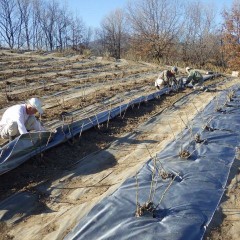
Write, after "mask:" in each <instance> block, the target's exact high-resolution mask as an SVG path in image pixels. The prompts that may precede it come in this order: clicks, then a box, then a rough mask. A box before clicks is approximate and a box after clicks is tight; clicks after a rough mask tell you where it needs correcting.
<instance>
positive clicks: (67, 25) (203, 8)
mask: <svg viewBox="0 0 240 240" xmlns="http://www.w3.org/2000/svg"><path fill="white" fill-rule="evenodd" d="M216 12H217V11H216V9H215V7H214V6H211V5H208V4H206V3H205V4H203V3H202V2H201V1H200V0H196V1H182V0H131V1H129V3H128V4H127V6H126V8H125V9H124V10H123V9H116V10H114V11H112V12H110V13H109V14H108V15H107V16H105V17H104V18H103V19H102V22H101V24H100V27H99V28H98V29H95V34H94V37H93V31H92V30H91V28H88V27H87V26H86V25H85V24H84V22H83V21H82V19H81V17H80V16H75V17H74V16H73V14H71V13H70V11H69V10H68V8H67V7H66V6H65V5H61V4H60V1H58V0H0V41H1V42H0V43H1V46H2V47H3V46H4V47H9V48H11V49H12V48H16V49H28V50H39V49H41V50H50V51H52V50H56V49H58V50H64V49H67V48H69V47H71V48H74V49H76V50H78V51H80V52H82V50H83V49H90V50H92V51H93V53H94V54H99V55H103V54H106V53H107V54H108V55H110V56H112V57H115V58H117V59H118V58H123V57H124V58H133V59H139V60H140V59H141V60H148V61H158V62H160V63H164V64H177V63H179V64H183V65H188V64H194V65H196V66H199V67H204V66H206V65H209V64H211V65H212V66H218V67H223V68H226V67H231V68H232V69H234V70H237V68H238V66H239V63H240V47H239V46H240V0H233V4H232V8H231V9H230V10H225V11H224V12H223V15H222V16H223V24H222V25H220V24H219V23H218V22H217V17H219V16H217V15H216V14H215V13H216ZM93 43H94V44H93Z"/></svg>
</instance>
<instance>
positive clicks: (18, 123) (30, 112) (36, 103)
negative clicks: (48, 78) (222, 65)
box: [0, 67, 203, 141]
mask: <svg viewBox="0 0 240 240" xmlns="http://www.w3.org/2000/svg"><path fill="white" fill-rule="evenodd" d="M186 72H187V73H188V77H187V79H186V81H185V83H183V81H182V79H178V80H177V79H176V74H177V73H178V68H177V67H172V69H171V70H165V71H163V72H161V73H160V74H159V76H158V78H157V80H156V81H155V86H156V88H157V89H160V88H162V87H164V86H174V85H175V86H179V87H182V86H184V85H187V84H189V83H191V84H192V86H193V87H194V88H197V87H201V86H202V83H203V77H202V75H201V73H200V72H198V71H196V70H194V69H191V68H190V67H187V68H186ZM36 113H39V114H40V115H41V114H43V109H42V102H41V101H40V100H39V99H38V98H31V99H29V100H28V101H27V102H26V103H23V104H17V105H14V106H11V107H9V108H8V109H7V110H6V111H5V112H4V113H3V115H2V119H1V121H0V137H1V138H3V139H8V140H9V141H12V140H13V139H14V138H16V137H17V136H19V135H21V134H24V133H27V132H29V131H32V130H34V131H44V130H45V128H44V127H43V126H42V124H41V122H40V121H39V120H37V118H36V117H35V114H36Z"/></svg>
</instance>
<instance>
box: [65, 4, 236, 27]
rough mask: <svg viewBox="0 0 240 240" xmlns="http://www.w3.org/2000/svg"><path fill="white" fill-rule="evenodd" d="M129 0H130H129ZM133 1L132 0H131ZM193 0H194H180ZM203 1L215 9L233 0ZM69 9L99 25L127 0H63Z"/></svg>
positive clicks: (86, 20)
mask: <svg viewBox="0 0 240 240" xmlns="http://www.w3.org/2000/svg"><path fill="white" fill-rule="evenodd" d="M130 1H131V0H130ZM132 1H134V0H132ZM181 1H194V0H181ZM200 1H201V2H203V3H208V4H209V3H212V4H214V6H216V8H217V11H221V10H222V9H223V7H224V6H225V7H229V6H231V5H232V2H233V0H200ZM65 2H66V4H67V6H68V8H69V10H70V12H71V13H73V14H74V15H77V16H80V17H81V19H82V20H83V22H84V23H85V24H86V25H87V26H89V27H93V28H95V27H99V26H100V23H101V21H102V19H103V18H104V17H105V16H106V15H108V14H109V13H110V12H111V11H113V10H115V9H117V8H124V7H125V6H126V5H127V2H128V0H65Z"/></svg>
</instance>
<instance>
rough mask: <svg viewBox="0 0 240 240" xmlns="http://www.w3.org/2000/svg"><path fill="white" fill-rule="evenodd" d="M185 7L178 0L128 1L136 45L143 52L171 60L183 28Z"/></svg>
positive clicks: (142, 53) (134, 44)
mask: <svg viewBox="0 0 240 240" xmlns="http://www.w3.org/2000/svg"><path fill="white" fill-rule="evenodd" d="M182 7H183V6H182V4H181V1H178V0H141V1H134V2H129V5H128V20H129V23H130V25H131V27H132V37H133V41H132V42H133V47H134V48H135V49H136V50H137V51H138V52H139V53H140V55H145V56H149V57H150V58H155V59H157V60H158V61H160V60H161V59H163V58H165V59H166V61H168V57H169V55H171V54H172V47H173V46H174V45H175V43H176V41H177V39H178V38H179V33H180V29H181V28H182V10H183V8H182Z"/></svg>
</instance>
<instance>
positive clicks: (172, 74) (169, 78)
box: [155, 67, 203, 90]
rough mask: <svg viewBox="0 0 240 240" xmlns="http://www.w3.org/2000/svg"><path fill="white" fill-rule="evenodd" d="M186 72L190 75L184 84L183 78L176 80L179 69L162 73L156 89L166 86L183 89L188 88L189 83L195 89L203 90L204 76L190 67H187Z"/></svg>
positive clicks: (174, 68)
mask: <svg viewBox="0 0 240 240" xmlns="http://www.w3.org/2000/svg"><path fill="white" fill-rule="evenodd" d="M186 72H187V73H188V77H187V79H186V81H185V82H184V81H183V79H182V78H180V79H176V74H177V73H178V68H177V67H172V68H171V70H164V71H162V72H161V73H160V74H159V76H158V78H157V80H156V81H155V87H156V88H157V89H161V88H163V87H165V86H169V87H174V86H178V87H183V86H187V85H188V84H189V83H190V84H191V85H192V87H193V88H194V89H199V90H200V89H203V86H202V84H203V76H202V74H201V73H200V72H199V71H197V70H195V69H192V68H190V67H186Z"/></svg>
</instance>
